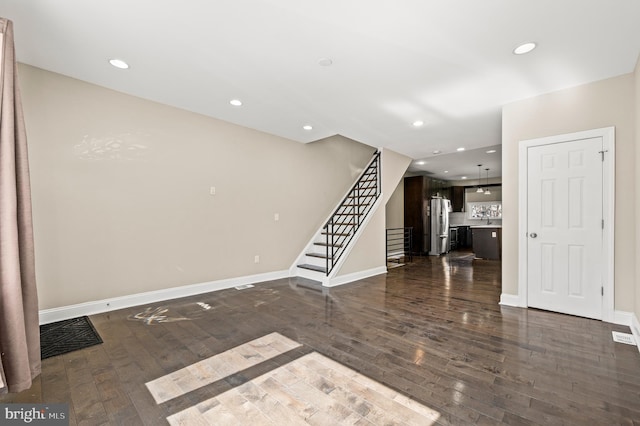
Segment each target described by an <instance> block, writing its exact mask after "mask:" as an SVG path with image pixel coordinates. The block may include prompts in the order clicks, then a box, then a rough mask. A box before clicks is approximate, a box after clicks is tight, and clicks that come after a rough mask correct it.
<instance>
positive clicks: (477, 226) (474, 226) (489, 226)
mask: <svg viewBox="0 0 640 426" xmlns="http://www.w3.org/2000/svg"><path fill="white" fill-rule="evenodd" d="M470 226H471V227H472V228H502V225H470Z"/></svg>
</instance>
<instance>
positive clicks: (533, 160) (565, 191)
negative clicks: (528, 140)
mask: <svg viewBox="0 0 640 426" xmlns="http://www.w3.org/2000/svg"><path fill="white" fill-rule="evenodd" d="M602 152H603V140H602V138H601V137H594V138H586V139H579V140H573V141H569V142H562V143H554V144H550V145H541V146H531V147H529V148H527V164H528V167H527V171H528V176H527V262H528V265H527V298H528V305H529V306H531V307H535V308H541V309H546V310H550V311H555V312H562V313H566V314H572V315H578V316H583V317H588V318H595V319H602V312H603V305H602V303H603V302H602V300H603V296H602V295H603V279H602V272H603V262H604V260H603V192H602V191H603V160H602V158H603V157H602V155H603V153H602Z"/></svg>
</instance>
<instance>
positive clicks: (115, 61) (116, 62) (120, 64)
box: [109, 59, 129, 70]
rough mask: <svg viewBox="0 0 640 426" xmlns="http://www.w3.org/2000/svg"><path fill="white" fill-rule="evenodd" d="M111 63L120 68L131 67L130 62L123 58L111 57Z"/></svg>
mask: <svg viewBox="0 0 640 426" xmlns="http://www.w3.org/2000/svg"><path fill="white" fill-rule="evenodd" d="M109 63H110V64H111V65H113V66H114V67H116V68H120V69H121V70H126V69H127V68H129V64H128V63H126V62H125V61H123V60H122V59H109Z"/></svg>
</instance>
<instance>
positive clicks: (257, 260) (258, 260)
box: [253, 255, 260, 263]
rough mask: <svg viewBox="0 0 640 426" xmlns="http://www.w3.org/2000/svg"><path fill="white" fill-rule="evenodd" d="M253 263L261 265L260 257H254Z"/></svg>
mask: <svg viewBox="0 0 640 426" xmlns="http://www.w3.org/2000/svg"><path fill="white" fill-rule="evenodd" d="M253 263H260V256H258V255H255V256H254V257H253Z"/></svg>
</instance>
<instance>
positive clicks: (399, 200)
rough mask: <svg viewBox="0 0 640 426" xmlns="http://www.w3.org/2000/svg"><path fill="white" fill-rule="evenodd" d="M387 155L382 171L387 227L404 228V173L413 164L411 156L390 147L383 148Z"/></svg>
mask: <svg viewBox="0 0 640 426" xmlns="http://www.w3.org/2000/svg"><path fill="white" fill-rule="evenodd" d="M383 155H384V156H385V157H384V159H385V161H384V163H383V165H382V167H383V168H382V171H383V172H384V176H385V187H384V188H383V189H384V203H385V204H384V207H385V228H402V227H403V226H404V174H405V172H406V171H407V168H408V167H409V165H410V164H411V158H410V157H407V156H405V155H401V154H398V153H397V152H394V151H390V150H388V149H384V150H383Z"/></svg>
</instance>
